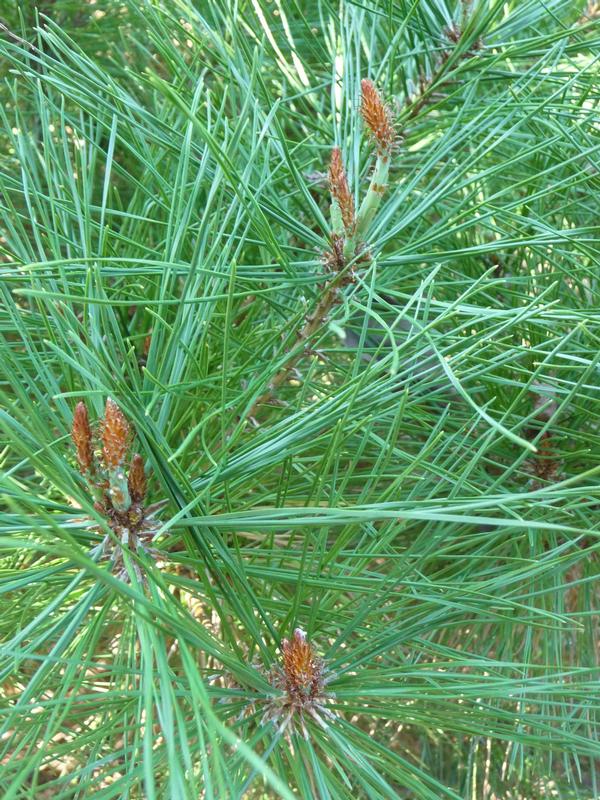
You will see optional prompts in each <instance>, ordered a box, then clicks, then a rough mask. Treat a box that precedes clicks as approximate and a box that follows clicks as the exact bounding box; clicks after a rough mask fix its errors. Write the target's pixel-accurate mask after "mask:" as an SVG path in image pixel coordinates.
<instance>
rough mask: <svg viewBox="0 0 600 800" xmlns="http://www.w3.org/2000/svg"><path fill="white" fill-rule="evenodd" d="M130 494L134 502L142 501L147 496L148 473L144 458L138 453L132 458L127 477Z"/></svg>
mask: <svg viewBox="0 0 600 800" xmlns="http://www.w3.org/2000/svg"><path fill="white" fill-rule="evenodd" d="M127 485H128V487H129V494H130V496H131V499H132V501H133V502H134V503H141V502H142V500H143V499H144V497H145V496H146V485H147V484H146V473H145V471H144V459H143V458H142V457H141V455H140V454H139V453H136V454H135V455H134V457H133V458H132V459H131V467H130V469H129V476H128V478H127Z"/></svg>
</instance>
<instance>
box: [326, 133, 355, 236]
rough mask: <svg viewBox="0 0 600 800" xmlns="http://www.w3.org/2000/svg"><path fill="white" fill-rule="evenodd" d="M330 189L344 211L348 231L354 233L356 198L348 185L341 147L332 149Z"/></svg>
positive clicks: (343, 218) (343, 217) (343, 220)
mask: <svg viewBox="0 0 600 800" xmlns="http://www.w3.org/2000/svg"><path fill="white" fill-rule="evenodd" d="M329 189H330V190H331V195H332V197H333V198H334V200H337V203H338V205H339V207H340V211H341V212H342V222H343V223H344V229H345V230H346V233H348V234H352V233H353V231H354V225H355V222H356V220H355V218H354V198H353V197H352V195H351V193H350V189H349V187H348V179H347V177H346V172H345V170H344V164H343V161H342V153H341V151H340V148H339V147H334V148H333V150H332V151H331V162H330V164H329Z"/></svg>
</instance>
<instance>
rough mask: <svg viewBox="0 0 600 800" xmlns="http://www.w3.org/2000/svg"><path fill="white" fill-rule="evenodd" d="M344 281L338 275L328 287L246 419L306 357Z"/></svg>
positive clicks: (336, 300)
mask: <svg viewBox="0 0 600 800" xmlns="http://www.w3.org/2000/svg"><path fill="white" fill-rule="evenodd" d="M344 279H346V280H347V278H346V276H344V275H337V276H336V277H335V278H334V279H333V280H332V281H331V282H330V283H329V284H328V285H327V288H326V289H325V291H324V293H323V295H322V296H321V299H320V300H319V302H318V303H317V305H316V307H315V309H314V311H313V312H312V314H310V315H309V316H308V317H306V322H305V323H304V326H303V328H302V330H301V331H300V332H299V333H298V342H297V345H296V347H295V348H294V349H293V350H292V351H291V352H290V355H289V358H288V359H287V361H286V362H285V364H284V365H283V366H282V367H281V369H280V370H279V371H278V372H277V373H276V375H275V377H274V378H273V380H272V381H271V383H270V384H269V388H268V389H267V391H266V392H264V393H263V394H261V396H260V397H259V398H257V399H256V400H255V401H254V403H253V404H252V407H251V408H250V410H249V411H248V413H247V414H246V417H253V416H254V414H255V413H256V411H257V409H258V407H259V406H260V405H262V404H263V403H266V402H268V401H269V400H270V399H271V398H272V397H273V395H274V394H275V391H276V390H277V389H278V388H279V387H280V386H281V384H282V383H283V382H284V381H285V379H286V378H287V376H288V373H289V371H290V370H291V369H292V368H293V367H295V366H296V364H297V363H298V361H300V359H301V358H302V356H303V355H304V352H305V349H306V343H307V342H308V341H309V340H310V338H311V337H312V336H313V335H314V334H315V333H316V332H317V331H318V330H319V328H320V327H321V325H322V324H323V322H324V321H325V319H326V318H327V316H328V314H329V312H330V311H331V309H332V308H333V307H334V305H335V304H336V303H337V302H338V289H339V286H340V285H341V284H342V283H343V282H344Z"/></svg>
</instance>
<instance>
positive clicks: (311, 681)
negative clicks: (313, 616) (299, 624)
mask: <svg viewBox="0 0 600 800" xmlns="http://www.w3.org/2000/svg"><path fill="white" fill-rule="evenodd" d="M281 652H282V655H283V672H284V675H285V686H286V690H287V692H288V694H289V695H290V696H291V697H296V698H298V699H304V700H309V699H314V698H315V697H316V696H317V695H318V694H319V692H320V690H321V687H322V672H323V668H322V664H321V661H320V659H319V658H318V657H317V656H316V655H315V651H314V650H313V646H312V645H311V643H310V642H309V641H308V640H307V638H306V634H305V633H304V631H302V630H301V629H300V628H296V630H295V631H294V635H293V636H292V638H291V640H290V639H283V641H282V643H281Z"/></svg>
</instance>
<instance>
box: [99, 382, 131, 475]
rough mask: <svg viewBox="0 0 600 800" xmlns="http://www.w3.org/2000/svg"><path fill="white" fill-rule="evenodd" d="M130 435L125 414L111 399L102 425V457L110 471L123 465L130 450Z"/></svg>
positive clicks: (107, 404) (108, 401) (107, 403)
mask: <svg viewBox="0 0 600 800" xmlns="http://www.w3.org/2000/svg"><path fill="white" fill-rule="evenodd" d="M130 435H131V429H130V427H129V423H128V422H127V420H126V419H125V416H124V415H123V412H122V411H121V409H120V408H119V406H118V405H117V404H116V403H115V401H114V400H111V398H110V397H109V398H108V400H107V401H106V408H105V410H104V421H103V423H102V455H103V456H104V462H105V464H106V466H107V467H108V469H117V467H119V466H121V464H122V463H123V460H124V459H125V456H126V455H127V450H128V448H129V440H130Z"/></svg>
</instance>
